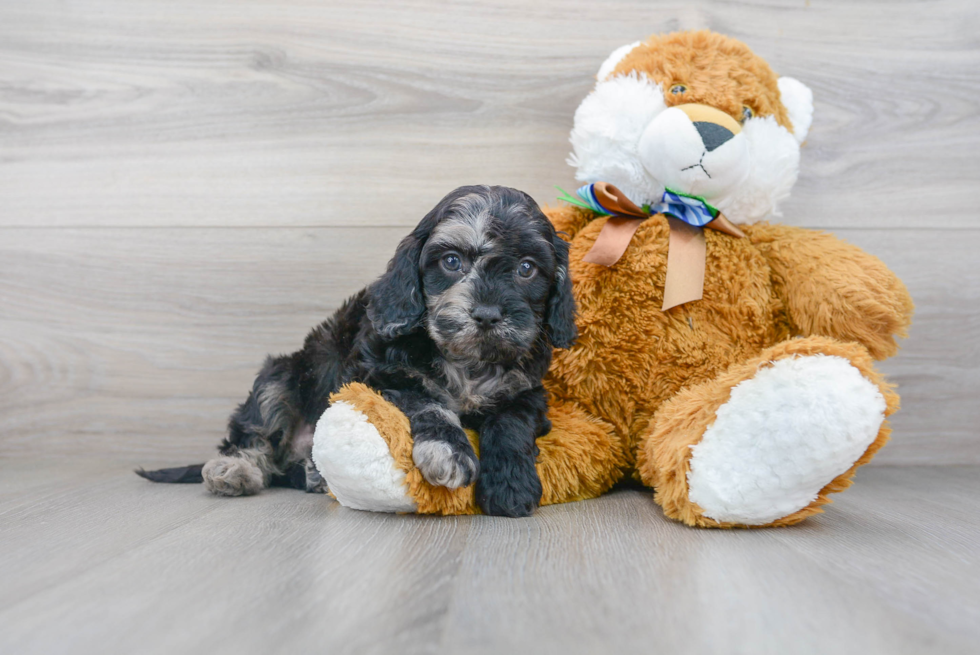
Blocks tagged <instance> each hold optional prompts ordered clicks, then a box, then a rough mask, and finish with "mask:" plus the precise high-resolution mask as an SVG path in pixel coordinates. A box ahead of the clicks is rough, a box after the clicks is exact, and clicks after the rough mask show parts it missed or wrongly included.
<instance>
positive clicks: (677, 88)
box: [670, 84, 687, 96]
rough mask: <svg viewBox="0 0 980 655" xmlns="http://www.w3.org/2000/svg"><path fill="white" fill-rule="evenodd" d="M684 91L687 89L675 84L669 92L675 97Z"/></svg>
mask: <svg viewBox="0 0 980 655" xmlns="http://www.w3.org/2000/svg"><path fill="white" fill-rule="evenodd" d="M685 91H687V87H686V86H684V85H683V84H675V85H674V86H672V87H670V92H671V93H673V94H674V95H675V96H676V95H680V94H682V93H684V92H685Z"/></svg>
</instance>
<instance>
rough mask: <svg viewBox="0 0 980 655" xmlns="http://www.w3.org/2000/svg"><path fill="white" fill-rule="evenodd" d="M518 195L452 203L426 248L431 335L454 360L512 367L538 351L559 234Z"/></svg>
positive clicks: (479, 195)
mask: <svg viewBox="0 0 980 655" xmlns="http://www.w3.org/2000/svg"><path fill="white" fill-rule="evenodd" d="M540 214H541V212H540V210H538V208H537V206H536V205H534V204H533V203H528V202H527V201H526V200H525V199H524V198H521V197H518V196H516V194H507V193H502V192H496V193H487V192H480V191H473V192H471V193H467V194H466V195H463V196H461V197H460V198H458V199H457V200H455V201H453V202H452V203H451V204H450V205H449V207H448V208H447V209H446V212H445V213H444V215H443V217H442V220H441V221H440V222H439V224H438V225H437V226H436V228H435V229H434V230H433V232H432V234H431V236H430V237H429V239H428V240H427V241H426V244H425V246H424V247H423V248H422V257H421V261H420V267H421V275H422V286H423V288H424V289H425V304H426V308H427V310H428V311H427V315H426V327H427V329H428V331H429V335H430V336H431V337H432V339H433V340H434V341H435V342H436V343H437V344H438V345H439V347H440V349H442V350H443V352H445V353H446V354H447V355H449V356H451V357H454V358H461V359H465V358H471V359H478V360H480V361H491V362H496V361H507V360H512V359H515V358H518V357H520V356H521V355H523V354H524V353H526V352H527V351H528V350H530V348H531V346H533V345H534V342H535V341H536V340H537V338H538V336H539V334H540V332H541V329H542V328H543V327H544V321H545V307H546V304H547V301H548V295H549V292H550V290H551V286H552V283H553V281H554V279H555V275H556V273H557V265H556V258H555V251H554V245H553V243H552V235H551V233H553V230H549V229H548V228H549V227H550V226H549V225H548V224H547V219H544V217H543V216H541V215H540Z"/></svg>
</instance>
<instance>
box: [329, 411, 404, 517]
mask: <svg viewBox="0 0 980 655" xmlns="http://www.w3.org/2000/svg"><path fill="white" fill-rule="evenodd" d="M313 462H314V463H315V464H316V467H317V469H319V471H320V474H321V475H322V476H323V477H324V479H326V481H327V485H328V486H329V488H330V492H331V493H332V494H333V495H334V497H335V498H336V499H337V500H338V501H339V502H340V504H341V505H344V506H345V507H350V508H352V509H364V510H371V511H375V512H414V511H416V509H417V507H416V504H415V501H414V500H413V499H412V498H411V496H410V495H409V493H408V485H407V484H406V482H405V472H404V471H402V470H401V469H399V468H398V467H397V466H396V464H395V460H394V458H393V457H392V456H391V450H390V449H389V447H388V444H387V442H385V440H384V439H383V438H382V437H381V435H380V434H379V433H378V430H377V428H375V427H374V426H373V425H372V424H371V423H370V422H369V421H368V418H367V416H365V415H364V414H363V413H362V412H360V411H358V410H357V409H355V408H354V406H353V405H351V404H350V403H347V402H344V401H335V402H334V403H333V404H332V405H331V406H330V407H329V408H328V409H327V411H326V412H324V413H323V416H321V417H320V420H319V421H317V424H316V432H315V435H314V439H313Z"/></svg>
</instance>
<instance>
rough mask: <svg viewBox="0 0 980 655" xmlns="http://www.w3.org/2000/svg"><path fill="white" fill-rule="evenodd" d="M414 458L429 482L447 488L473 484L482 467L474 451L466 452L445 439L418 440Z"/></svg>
mask: <svg viewBox="0 0 980 655" xmlns="http://www.w3.org/2000/svg"><path fill="white" fill-rule="evenodd" d="M412 459H413V460H414V461H415V466H417V467H418V469H419V471H421V472H422V477H424V478H425V479H426V481H427V482H428V483H429V484H431V485H435V486H437V487H446V488H447V489H458V488H459V487H467V486H469V485H471V484H473V482H475V481H476V476H477V474H478V473H479V469H480V465H479V463H478V461H477V459H476V457H475V456H474V455H473V453H465V452H463V451H461V450H460V449H458V448H454V447H453V446H452V444H448V443H446V442H445V441H421V442H417V443H416V444H415V446H414V447H413V448H412Z"/></svg>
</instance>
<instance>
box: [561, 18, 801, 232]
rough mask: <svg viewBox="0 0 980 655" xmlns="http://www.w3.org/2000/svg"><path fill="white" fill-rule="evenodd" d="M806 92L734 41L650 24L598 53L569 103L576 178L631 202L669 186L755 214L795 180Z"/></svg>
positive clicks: (726, 209) (732, 214) (654, 198)
mask: <svg viewBox="0 0 980 655" xmlns="http://www.w3.org/2000/svg"><path fill="white" fill-rule="evenodd" d="M812 99H813V96H812V93H811V92H810V90H809V89H808V88H807V87H806V86H804V85H803V84H802V83H801V82H799V81H797V80H794V79H792V78H787V77H777V76H776V74H775V73H773V71H772V69H770V68H769V65H768V64H766V62H765V61H764V60H763V59H761V58H760V57H758V56H756V55H755V54H754V53H753V52H752V51H751V50H749V48H748V47H747V46H746V45H745V44H743V43H741V42H740V41H736V40H734V39H731V38H729V37H726V36H722V35H720V34H715V33H713V32H708V31H701V32H678V33H674V34H668V35H665V36H653V37H650V38H649V39H647V40H646V41H643V42H636V43H632V44H630V45H626V46H623V47H621V48H619V49H617V50H616V51H615V52H613V53H612V54H611V55H610V56H609V58H608V59H606V61H605V62H604V63H603V64H602V66H601V68H600V69H599V73H598V75H597V82H596V86H595V89H594V90H593V91H592V93H591V94H589V96H588V97H587V98H586V99H585V100H583V101H582V104H581V105H580V106H579V108H578V110H577V111H576V112H575V126H574V128H573V129H572V134H571V142H572V146H573V148H574V152H573V153H572V155H571V157H570V159H569V163H570V164H571V165H573V166H575V167H576V169H577V172H576V177H577V178H578V179H579V180H581V181H583V182H589V183H593V182H608V183H611V184H614V185H615V186H617V187H618V188H619V189H620V190H621V191H622V192H623V193H624V194H625V195H626V196H627V197H628V198H629V199H630V200H632V201H633V202H634V203H636V204H638V205H644V204H650V205H654V204H656V203H657V202H659V201H660V199H661V198H662V196H663V193H664V189H665V188H667V189H670V190H672V191H679V192H681V193H682V194H689V195H694V196H701V197H703V198H704V199H705V200H707V201H708V202H709V203H711V204H712V205H714V206H715V207H717V208H718V209H720V210H721V211H722V212H723V213H724V214H725V215H726V216H727V217H728V218H730V219H732V220H733V221H736V222H749V221H756V220H759V219H762V218H764V217H765V216H767V215H768V214H770V213H772V212H773V211H775V209H776V203H777V202H778V201H779V200H780V199H782V198H784V197H786V196H787V195H788V194H789V191H790V189H791V188H792V186H793V184H794V182H796V175H797V171H798V168H799V159H800V144H801V143H803V141H804V139H805V138H806V133H807V130H808V129H809V127H810V120H811V117H812V114H813V104H812Z"/></svg>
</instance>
